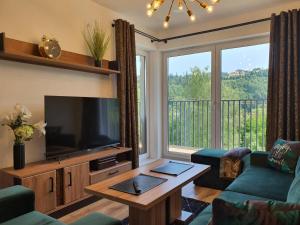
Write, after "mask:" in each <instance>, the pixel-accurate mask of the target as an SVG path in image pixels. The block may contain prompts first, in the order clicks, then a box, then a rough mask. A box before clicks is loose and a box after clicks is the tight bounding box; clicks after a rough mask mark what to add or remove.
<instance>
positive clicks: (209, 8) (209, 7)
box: [206, 5, 214, 13]
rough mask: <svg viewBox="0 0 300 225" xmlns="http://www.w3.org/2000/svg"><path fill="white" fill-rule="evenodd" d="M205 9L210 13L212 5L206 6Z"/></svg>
mask: <svg viewBox="0 0 300 225" xmlns="http://www.w3.org/2000/svg"><path fill="white" fill-rule="evenodd" d="M206 10H207V12H209V13H211V12H212V11H213V10H214V7H212V6H211V5H209V6H206Z"/></svg>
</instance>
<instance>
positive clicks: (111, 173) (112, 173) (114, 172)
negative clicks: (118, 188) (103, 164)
mask: <svg viewBox="0 0 300 225" xmlns="http://www.w3.org/2000/svg"><path fill="white" fill-rule="evenodd" d="M117 173H119V170H115V171H113V172H109V173H108V175H110V176H111V175H114V174H117Z"/></svg>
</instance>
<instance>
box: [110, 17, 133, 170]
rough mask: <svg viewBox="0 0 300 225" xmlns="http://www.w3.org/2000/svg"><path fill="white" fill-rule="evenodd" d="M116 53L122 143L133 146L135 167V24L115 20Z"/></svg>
mask: <svg viewBox="0 0 300 225" xmlns="http://www.w3.org/2000/svg"><path fill="white" fill-rule="evenodd" d="M115 33H116V35H115V36H116V55H117V61H118V63H119V67H120V71H121V74H120V75H119V76H118V98H119V99H120V115H121V116H120V130H121V131H120V140H121V145H122V146H126V147H131V148H132V161H133V168H137V167H138V166H139V149H138V112H137V111H138V106H137V77H136V48H135V29H134V25H131V24H129V23H128V22H127V21H123V20H121V19H119V20H116V21H115Z"/></svg>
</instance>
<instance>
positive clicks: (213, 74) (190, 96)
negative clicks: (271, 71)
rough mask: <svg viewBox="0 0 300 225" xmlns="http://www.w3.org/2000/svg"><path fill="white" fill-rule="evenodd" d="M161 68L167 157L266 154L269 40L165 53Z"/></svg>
mask: <svg viewBox="0 0 300 225" xmlns="http://www.w3.org/2000/svg"><path fill="white" fill-rule="evenodd" d="M165 62H166V65H167V71H166V74H167V77H168V79H167V82H166V83H167V84H166V86H165V87H167V90H168V91H167V95H168V96H167V98H166V99H167V101H165V102H164V104H165V108H164V110H166V113H167V116H166V118H167V121H166V123H167V126H166V130H165V132H167V133H168V136H167V138H168V140H167V141H166V142H165V143H167V146H166V147H167V148H166V149H167V151H166V152H165V155H172V154H191V153H194V152H195V151H197V150H199V149H201V148H210V147H213V148H224V149H228V150H229V149H232V148H234V147H242V146H244V147H249V148H251V149H252V150H253V151H259V150H264V149H265V147H264V146H265V135H266V134H265V132H266V114H267V101H266V97H267V86H268V62H269V44H268V43H267V38H257V39H251V40H244V41H237V42H233V43H228V44H220V45H215V46H210V47H207V48H202V49H199V48H198V49H190V50H181V51H175V52H169V53H167V54H166V55H165Z"/></svg>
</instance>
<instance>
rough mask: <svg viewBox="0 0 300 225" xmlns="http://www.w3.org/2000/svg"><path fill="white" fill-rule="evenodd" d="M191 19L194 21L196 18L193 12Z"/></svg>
mask: <svg viewBox="0 0 300 225" xmlns="http://www.w3.org/2000/svg"><path fill="white" fill-rule="evenodd" d="M190 20H191V21H192V22H194V21H195V20H196V16H195V15H193V14H192V15H191V16H190Z"/></svg>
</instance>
